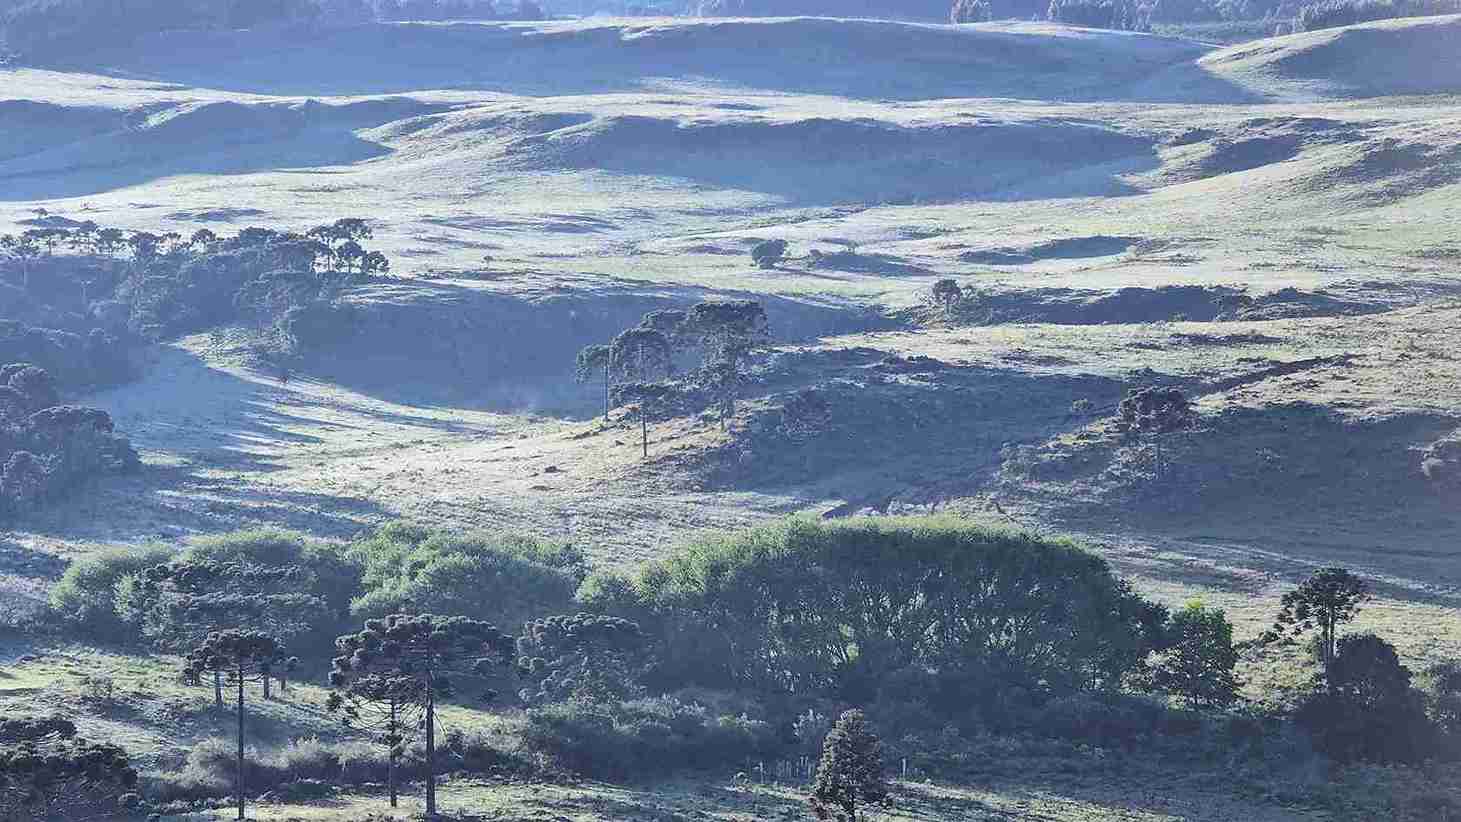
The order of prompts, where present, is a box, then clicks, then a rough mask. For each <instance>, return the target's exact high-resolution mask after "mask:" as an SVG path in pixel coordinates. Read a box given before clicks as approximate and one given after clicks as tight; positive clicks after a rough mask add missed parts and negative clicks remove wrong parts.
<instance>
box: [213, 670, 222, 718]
mask: <svg viewBox="0 0 1461 822" xmlns="http://www.w3.org/2000/svg"><path fill="white" fill-rule="evenodd" d="M213 704H214V706H216V707H217V708H218V710H220V711H221V710H223V672H222V671H214V672H213Z"/></svg>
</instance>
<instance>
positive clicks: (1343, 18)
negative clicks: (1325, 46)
mask: <svg viewBox="0 0 1461 822" xmlns="http://www.w3.org/2000/svg"><path fill="white" fill-rule="evenodd" d="M1458 12H1461V2H1457V0H1324V1H1323V2H1319V3H1311V4H1309V5H1307V6H1304V7H1303V8H1302V9H1301V10H1300V11H1299V20H1298V27H1299V29H1300V30H1302V31H1316V30H1318V29H1329V28H1335V27H1338V26H1352V25H1354V24H1356V23H1368V22H1370V21H1373V20H1389V19H1392V18H1395V17H1432V16H1435V15H1441V14H1456V13H1458Z"/></svg>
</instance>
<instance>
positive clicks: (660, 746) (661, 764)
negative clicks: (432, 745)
mask: <svg viewBox="0 0 1461 822" xmlns="http://www.w3.org/2000/svg"><path fill="white" fill-rule="evenodd" d="M527 719H528V725H527V728H526V729H525V730H524V731H523V742H524V744H525V745H526V746H527V747H528V749H529V750H532V751H534V752H537V753H541V754H543V755H546V756H547V757H549V758H550V759H551V760H552V761H553V762H554V763H556V764H557V765H558V766H559V767H561V768H564V769H566V770H568V771H572V772H574V773H577V774H581V775H583V776H586V777H590V778H596V779H626V778H630V777H634V776H640V775H646V774H662V773H664V772H665V771H666V770H681V769H688V770H709V769H718V770H725V769H728V768H742V767H747V765H748V763H749V762H751V761H754V760H770V759H774V758H775V757H776V756H777V755H778V754H779V753H780V752H782V751H783V750H784V748H785V741H784V740H783V739H782V738H781V736H780V735H779V734H777V733H776V731H775V729H774V728H772V727H771V726H770V725H769V724H768V723H766V722H762V721H759V720H756V719H751V718H749V717H747V716H745V715H738V716H732V715H720V716H717V715H715V714H713V713H711V712H710V711H708V710H707V709H706V708H705V707H704V706H701V705H698V704H691V703H686V702H682V701H681V700H679V699H676V698H674V697H669V696H666V697H658V698H654V699H639V700H634V701H630V702H624V703H602V702H584V701H575V702H558V703H553V704H549V705H544V706H541V707H536V708H532V709H530V710H529V711H528V713H527Z"/></svg>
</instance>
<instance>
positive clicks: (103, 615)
mask: <svg viewBox="0 0 1461 822" xmlns="http://www.w3.org/2000/svg"><path fill="white" fill-rule="evenodd" d="M172 555H173V552H172V549H170V548H168V547H167V546H164V545H144V546H141V547H136V548H114V549H111V550H107V551H103V552H101V553H98V554H93V555H92V556H89V557H84V558H82V559H78V560H76V561H75V562H72V563H71V565H70V566H69V567H67V569H66V572H65V573H64V574H63V575H62V576H61V580H60V581H59V582H57V583H56V586H55V587H54V588H52V589H51V597H50V607H51V611H52V613H54V614H55V615H56V616H57V617H59V618H60V619H62V620H63V621H65V622H67V623H70V624H71V625H72V626H74V627H75V629H76V630H78V631H80V632H82V633H84V634H86V635H87V636H90V637H94V638H97V639H102V640H107V641H111V642H124V641H126V640H130V639H134V638H135V633H134V632H133V631H132V630H131V629H130V628H129V627H128V626H127V625H125V624H124V623H123V622H122V620H121V619H120V618H118V616H117V613H116V611H115V609H114V608H113V607H112V597H113V592H114V591H115V589H116V587H117V584H118V583H120V582H121V581H122V580H123V579H124V578H125V577H127V576H128V575H131V574H137V573H140V572H142V571H144V570H146V569H148V568H151V567H152V566H154V565H157V564H159V563H162V562H166V561H167V560H168V559H170V558H171V557H172Z"/></svg>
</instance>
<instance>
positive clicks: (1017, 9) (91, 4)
mask: <svg viewBox="0 0 1461 822" xmlns="http://www.w3.org/2000/svg"><path fill="white" fill-rule="evenodd" d="M1455 13H1461V0H0V64H4V63H5V62H6V61H7V60H13V59H16V58H19V59H21V60H28V61H35V60H46V59H54V58H58V57H65V56H66V55H68V54H75V53H80V52H83V51H86V50H90V49H95V48H97V47H104V46H110V45H116V44H117V43H119V42H125V41H126V40H128V39H130V38H132V37H137V36H140V35H143V34H147V33H149V32H154V31H165V30H190V29H194V30H196V29H240V28H252V27H257V26H268V25H341V24H344V25H348V24H352V23H361V22H367V21H373V20H380V21H404V20H541V19H547V18H550V17H553V16H555V15H556V16H569V17H572V16H580V15H590V14H612V15H630V16H638V15H651V14H669V15H696V16H705V17H723V16H747V17H767V16H796V15H811V16H829V17H868V18H886V19H894V20H923V21H930V22H933V21H952V22H955V23H978V22H987V21H994V20H1052V21H1056V22H1061V23H1067V24H1070V25H1076V26H1087V27H1090V28H1106V29H1124V30H1131V31H1156V32H1158V33H1162V34H1174V35H1186V36H1192V37H1195V38H1198V39H1204V40H1209V41H1214V42H1237V41H1242V40H1251V39H1256V38H1260V37H1267V36H1270V35H1274V34H1287V33H1289V32H1291V31H1312V30H1316V29H1323V28H1331V27H1335V26H1345V25H1351V24H1354V23H1362V22H1367V21H1372V20H1383V19H1388V18H1394V17H1421V16H1429V15H1437V14H1455Z"/></svg>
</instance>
